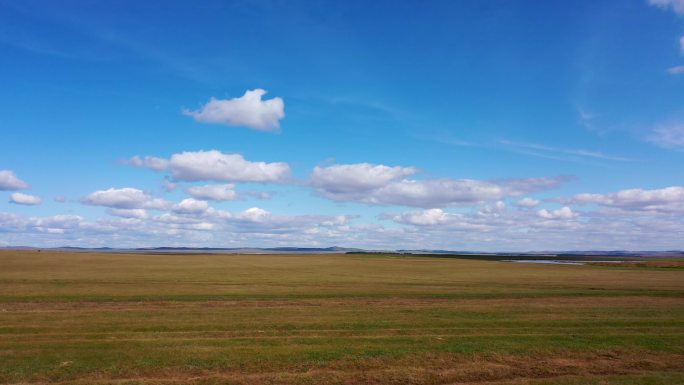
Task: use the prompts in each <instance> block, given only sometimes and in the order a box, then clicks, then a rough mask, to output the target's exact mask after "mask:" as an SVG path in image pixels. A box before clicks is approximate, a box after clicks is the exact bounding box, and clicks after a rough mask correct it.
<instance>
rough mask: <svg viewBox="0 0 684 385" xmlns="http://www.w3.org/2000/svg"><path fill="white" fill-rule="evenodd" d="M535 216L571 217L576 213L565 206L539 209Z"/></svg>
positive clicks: (550, 217)
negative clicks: (555, 208) (554, 208)
mask: <svg viewBox="0 0 684 385" xmlns="http://www.w3.org/2000/svg"><path fill="white" fill-rule="evenodd" d="M537 216H538V217H540V218H544V219H573V218H574V217H576V216H577V214H576V213H575V212H573V211H572V209H571V208H570V207H567V206H565V207H561V208H560V209H557V210H547V209H541V210H539V211H537Z"/></svg>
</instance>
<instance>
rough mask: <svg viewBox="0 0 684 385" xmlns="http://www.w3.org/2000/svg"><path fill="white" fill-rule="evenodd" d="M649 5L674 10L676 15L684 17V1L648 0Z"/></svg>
mask: <svg viewBox="0 0 684 385" xmlns="http://www.w3.org/2000/svg"><path fill="white" fill-rule="evenodd" d="M648 3H649V4H651V5H654V6H656V7H659V8H663V9H672V11H674V13H676V14H677V15H680V16H684V0H648Z"/></svg>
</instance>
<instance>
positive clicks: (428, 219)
mask: <svg viewBox="0 0 684 385" xmlns="http://www.w3.org/2000/svg"><path fill="white" fill-rule="evenodd" d="M450 215H454V214H447V213H445V212H444V210H442V209H429V210H424V211H417V212H410V213H404V214H400V215H395V216H393V217H392V220H394V221H395V222H398V223H405V224H411V225H418V226H425V225H437V224H442V223H446V222H448V221H449V220H450Z"/></svg>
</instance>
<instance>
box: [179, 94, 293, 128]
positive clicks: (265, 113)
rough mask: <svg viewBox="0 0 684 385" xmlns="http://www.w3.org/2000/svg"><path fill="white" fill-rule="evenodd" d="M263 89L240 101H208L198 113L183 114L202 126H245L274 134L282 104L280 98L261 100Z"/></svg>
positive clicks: (212, 99) (236, 99)
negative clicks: (209, 124)
mask: <svg viewBox="0 0 684 385" xmlns="http://www.w3.org/2000/svg"><path fill="white" fill-rule="evenodd" d="M265 94H266V91H265V90H262V89H260V88H257V89H255V90H248V91H246V92H245V94H244V95H242V96H241V97H239V98H233V99H223V100H222V99H216V98H211V99H210V100H209V102H208V103H207V104H205V105H204V106H203V107H202V108H201V109H200V110H198V111H191V110H187V109H186V110H183V113H184V114H185V115H188V116H191V117H193V118H194V119H195V120H196V121H198V122H201V123H215V124H226V125H230V126H245V127H250V128H253V129H255V130H260V131H277V130H278V129H279V128H280V120H281V119H283V118H284V117H285V103H284V102H283V99H281V98H278V97H276V98H273V99H269V100H262V99H261V97H262V96H263V95H265Z"/></svg>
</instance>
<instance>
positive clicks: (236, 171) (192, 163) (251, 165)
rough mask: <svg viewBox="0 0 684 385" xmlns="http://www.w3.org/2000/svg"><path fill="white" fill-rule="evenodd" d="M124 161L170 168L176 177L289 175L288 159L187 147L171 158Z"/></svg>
mask: <svg viewBox="0 0 684 385" xmlns="http://www.w3.org/2000/svg"><path fill="white" fill-rule="evenodd" d="M125 163H127V164H130V165H133V166H136V167H143V168H149V169H152V170H155V171H169V172H170V173H171V177H172V178H173V179H174V180H177V181H185V182H192V181H220V182H284V181H285V180H287V179H288V178H289V176H290V166H289V165H288V164H287V163H283V162H275V163H266V162H251V161H248V160H246V159H245V158H244V157H243V156H242V155H240V154H225V153H222V152H220V151H217V150H210V151H186V152H182V153H178V154H173V155H172V156H171V158H170V159H163V158H157V157H151V156H146V157H139V156H134V157H133V158H131V159H129V160H127V161H125Z"/></svg>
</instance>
